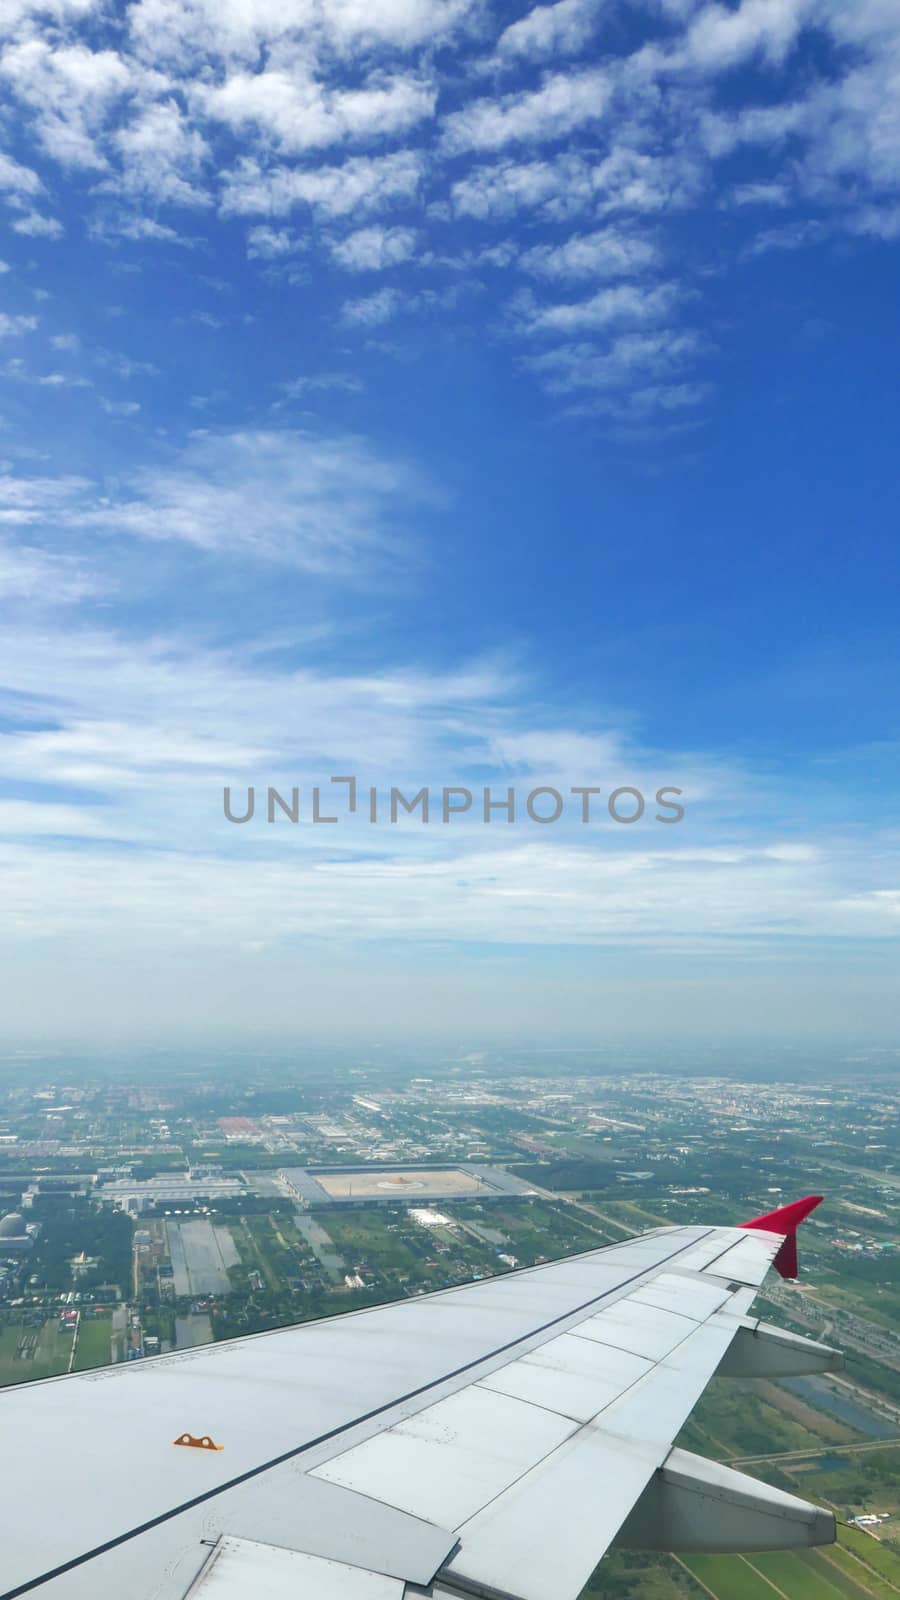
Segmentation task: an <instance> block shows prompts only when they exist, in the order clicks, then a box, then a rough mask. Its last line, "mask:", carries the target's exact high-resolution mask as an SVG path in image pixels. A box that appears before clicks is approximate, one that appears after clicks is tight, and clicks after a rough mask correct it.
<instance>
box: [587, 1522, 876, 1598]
mask: <svg viewBox="0 0 900 1600" xmlns="http://www.w3.org/2000/svg"><path fill="white" fill-rule="evenodd" d="M679 1563H680V1564H681V1565H682V1566H683V1567H684V1569H685V1570H686V1571H687V1572H688V1573H690V1574H691V1575H692V1576H693V1577H694V1578H696V1579H697V1580H698V1581H699V1583H700V1584H701V1585H702V1586H703V1589H704V1590H705V1592H706V1594H707V1595H708V1596H710V1597H711V1600H842V1597H843V1600H888V1597H895V1596H896V1595H897V1594H898V1593H900V1556H898V1555H896V1554H895V1553H894V1552H893V1551H892V1550H890V1549H889V1548H888V1547H887V1546H886V1545H884V1544H881V1543H879V1541H878V1540H877V1539H874V1538H872V1537H871V1536H870V1535H868V1534H865V1533H861V1532H857V1531H856V1530H854V1529H844V1528H842V1529H841V1530H840V1539H839V1542H838V1544H837V1545H835V1546H825V1547H824V1548H823V1549H820V1550H807V1551H802V1552H796V1553H795V1552H793V1551H779V1552H776V1553H768V1554H763V1555H751V1556H702V1555H688V1556H683V1557H680V1558H679ZM601 1570H602V1569H601ZM599 1592H600V1593H601V1594H602V1589H601V1590H600V1591H599Z"/></svg>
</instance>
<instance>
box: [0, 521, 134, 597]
mask: <svg viewBox="0 0 900 1600" xmlns="http://www.w3.org/2000/svg"><path fill="white" fill-rule="evenodd" d="M5 520H6V518H5V517H4V516H3V513H2V511H0V521H5ZM10 520H15V519H14V518H13V519H10ZM108 587H109V585H108V583H107V582H106V581H105V580H103V579H102V578H100V577H99V575H98V574H97V573H95V572H92V571H91V570H90V569H89V568H88V566H87V564H86V563H85V562H83V561H82V560H80V559H79V558H78V557H75V556H70V555H66V554H60V553H59V552H55V551H49V550H43V549H40V548H37V547H35V546H31V545H11V544H8V543H6V542H5V541H0V597H2V598H3V599H4V600H5V601H11V600H27V601H28V602H29V603H31V604H33V605H39V606H44V607H47V606H57V605H73V604H75V603H77V602H78V601H81V600H84V599H86V598H87V597H88V596H89V595H93V594H99V593H100V592H102V591H103V590H104V589H107V588H108Z"/></svg>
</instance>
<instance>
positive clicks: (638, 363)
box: [527, 328, 703, 394]
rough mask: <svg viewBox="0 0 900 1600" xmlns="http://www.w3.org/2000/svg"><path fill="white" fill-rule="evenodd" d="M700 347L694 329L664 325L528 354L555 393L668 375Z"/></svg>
mask: <svg viewBox="0 0 900 1600" xmlns="http://www.w3.org/2000/svg"><path fill="white" fill-rule="evenodd" d="M702 349H703V343H702V341H701V340H700V339H699V338H698V336H697V334H695V333H692V332H690V331H688V330H684V329H673V328H662V329H655V330H654V331H653V332H652V333H643V332H642V333H621V334H619V335H618V336H617V337H616V338H614V339H613V340H612V342H611V343H610V344H608V345H606V346H604V347H598V346H597V345H596V344H585V343H582V344H564V345H556V346H554V347H553V348H552V349H550V350H544V351H542V352H541V354H540V355H535V356H530V357H529V358H528V363H527V364H528V366H529V368H530V369H531V371H533V372H536V373H537V374H538V375H539V376H540V378H541V379H542V381H543V382H544V383H545V385H546V387H547V388H548V389H549V390H550V392H551V393H553V394H566V393H568V392H569V391H571V390H573V389H608V388H618V387H620V386H623V385H626V384H627V385H629V386H631V385H632V384H634V383H635V382H646V381H647V378H648V376H667V375H668V374H670V373H671V372H673V371H675V370H677V369H678V368H679V367H681V366H682V365H683V364H684V363H685V362H686V361H689V360H691V359H692V358H693V357H695V356H696V355H697V354H698V353H699V352H700V351H701V350H702Z"/></svg>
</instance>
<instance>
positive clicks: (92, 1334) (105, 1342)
mask: <svg viewBox="0 0 900 1600" xmlns="http://www.w3.org/2000/svg"><path fill="white" fill-rule="evenodd" d="M111 1337H112V1319H111V1318H110V1317H84V1316H83V1317H82V1318H81V1321H80V1323H79V1325H78V1344H77V1346H76V1348H75V1361H74V1363H73V1367H72V1370H73V1372H84V1371H85V1370H86V1369H87V1368H89V1367H105V1366H108V1364H109V1361H110V1339H111Z"/></svg>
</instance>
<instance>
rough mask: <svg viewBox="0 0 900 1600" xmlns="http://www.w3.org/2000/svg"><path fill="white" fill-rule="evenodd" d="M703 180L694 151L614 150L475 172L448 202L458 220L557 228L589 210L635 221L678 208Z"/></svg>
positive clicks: (458, 185) (499, 165) (700, 163)
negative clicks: (540, 221)
mask: <svg viewBox="0 0 900 1600" xmlns="http://www.w3.org/2000/svg"><path fill="white" fill-rule="evenodd" d="M707 181H708V173H707V171H706V168H705V166H704V163H703V161H702V159H701V156H700V154H699V153H698V152H697V151H696V150H693V149H679V150H678V151H677V152H676V153H674V154H671V155H668V154H666V155H648V154H647V153H646V152H645V151H642V150H637V149H634V148H632V147H631V146H626V145H617V146H614V147H613V149H612V150H611V152H610V153H609V155H607V156H604V158H603V159H602V161H599V162H592V161H589V160H588V159H586V157H584V156H580V155H575V154H564V155H560V156H556V157H555V158H554V159H553V160H548V161H544V160H536V161H525V162H515V161H500V162H496V163H494V164H492V165H490V166H480V167H474V168H473V169H472V170H471V171H470V172H469V173H467V174H466V176H465V177H464V178H460V179H458V180H457V181H456V182H455V183H454V184H453V185H452V188H451V195H452V199H453V204H454V208H455V210H456V211H457V213H458V214H460V215H463V216H473V217H479V218H482V219H484V220H485V221H487V220H494V219H500V218H505V217H510V216H513V215H514V214H515V213H516V212H518V211H536V212H539V213H542V214H543V215H544V216H546V217H548V218H549V219H551V220H553V221H556V222H558V221H564V220H566V219H568V218H570V217H574V216H577V215H579V214H580V213H582V212H585V211H588V210H594V211H599V212H614V211H622V212H633V213H635V214H638V215H640V214H642V213H647V212H654V211H660V212H663V211H672V210H676V209H681V208H683V207H686V206H689V205H691V204H693V203H695V202H696V200H697V199H698V197H699V195H700V193H701V192H702V189H703V186H704V184H705V183H706V182H707Z"/></svg>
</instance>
